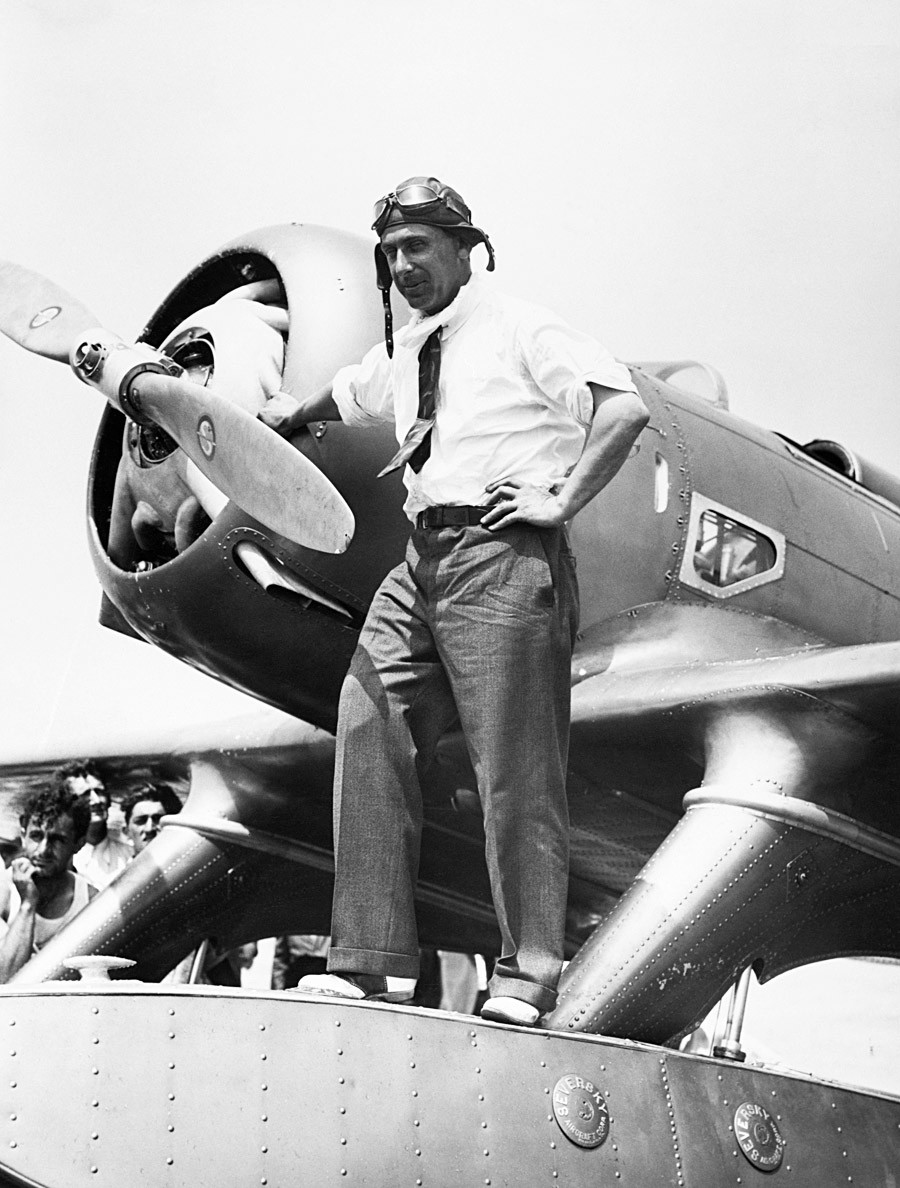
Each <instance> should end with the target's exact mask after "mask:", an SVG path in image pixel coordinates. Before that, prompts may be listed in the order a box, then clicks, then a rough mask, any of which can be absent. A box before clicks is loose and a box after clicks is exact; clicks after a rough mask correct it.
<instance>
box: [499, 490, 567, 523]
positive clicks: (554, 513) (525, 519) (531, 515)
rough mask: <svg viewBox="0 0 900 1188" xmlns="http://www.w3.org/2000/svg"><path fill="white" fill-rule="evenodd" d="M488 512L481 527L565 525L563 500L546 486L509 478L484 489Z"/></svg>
mask: <svg viewBox="0 0 900 1188" xmlns="http://www.w3.org/2000/svg"><path fill="white" fill-rule="evenodd" d="M485 490H486V491H487V493H488V495H489V496H490V498H489V500H488V505H489V506H490V509H491V510H490V511H489V512H488V513H487V515H485V516H484V518H483V519H482V521H481V523H482V527H484V528H491V529H497V528H508V527H509V526H510V525H511V524H533V525H534V526H535V527H536V528H557V527H558V526H559V525H560V524H562V523H564V522H565V518H566V517H565V512H564V510H563V506H562V500H561V499H560V498H559V496H558V495H554V494H552V493H551V492H550V491H548V490H547V488H546V487H536V486H534V484H533V483H519V482H516V481H515V480H512V479H509V480H506V481H501V482H496V483H488V485H487V487H485Z"/></svg>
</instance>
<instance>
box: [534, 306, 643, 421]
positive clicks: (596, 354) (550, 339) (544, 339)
mask: <svg viewBox="0 0 900 1188" xmlns="http://www.w3.org/2000/svg"><path fill="white" fill-rule="evenodd" d="M517 347H518V351H519V354H520V357H521V359H522V362H523V363H524V365H525V367H526V369H527V371H528V372H529V374H530V375H531V378H532V379H533V380H534V382H535V383H536V384H537V386H538V387H539V388H540V390H541V391H542V392H543V393H544V395H545V396H546V397H547V398H548V399H549V400H552V401H554V402H557V403H560V404H563V405H565V407H566V408H567V409H568V412H569V414H570V415H571V416H572V417H574V419H575V420H576V421H578V423H579V424H581V425H584V426H585V427H587V426H589V425H590V423H591V421H592V419H593V416H594V399H593V396H592V395H591V390H590V388H589V387H588V383H594V384H599V385H600V386H602V387H604V388H613V389H616V390H617V391H620V392H637V388H636V387H635V386H634V383H633V382H632V379H631V374H630V372H629V370H628V368H627V367H626V366H625V364H624V363H620V362H619V361H618V360H617V359H616V358H614V357H613V355H611V354H610V352H609V351H608V350H607V349H606V347H604V346H601V344H600V343H599V342H597V340H596V339H594V338H591V336H590V335H589V334H583V333H582V332H581V331H580V330H575V329H574V328H573V327H572V326H570V325H569V324H568V323H567V322H564V321H563V320H562V318H559V317H557V316H556V314H554V313H552V312H551V311H550V310H548V309H542V308H541V307H539V306H534V307H532V308H531V309H530V310H529V311H528V313H527V314H526V316H525V317H523V318H522V320H521V321H520V323H519V327H518V333H517Z"/></svg>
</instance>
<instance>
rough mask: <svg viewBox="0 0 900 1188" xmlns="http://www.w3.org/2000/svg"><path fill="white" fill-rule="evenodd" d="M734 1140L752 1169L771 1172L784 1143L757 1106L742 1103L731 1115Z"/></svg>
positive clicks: (773, 1122)
mask: <svg viewBox="0 0 900 1188" xmlns="http://www.w3.org/2000/svg"><path fill="white" fill-rule="evenodd" d="M734 1137H735V1138H736V1139H737V1141H738V1146H739V1147H740V1148H741V1150H742V1151H743V1152H744V1154H745V1155H746V1157H747V1158H748V1159H749V1160H750V1162H751V1163H752V1164H753V1166H754V1167H758V1168H759V1170H760V1171H768V1172H771V1171H775V1170H776V1168H778V1167H779V1166H780V1164H781V1157H782V1155H783V1154H784V1139H783V1138H782V1137H781V1135H780V1134H779V1132H778V1127H777V1126H776V1125H775V1119H774V1118H773V1117H772V1115H771V1114H770V1113H769V1111H768V1110H765V1109H763V1107H762V1106H761V1105H754V1103H753V1102H750V1101H745V1102H744V1103H743V1104H742V1105H739V1106H738V1108H737V1109H736V1110H735V1112H734Z"/></svg>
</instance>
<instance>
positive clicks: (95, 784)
mask: <svg viewBox="0 0 900 1188" xmlns="http://www.w3.org/2000/svg"><path fill="white" fill-rule="evenodd" d="M66 787H67V788H68V789H69V791H70V792H74V793H75V795H76V796H83V795H85V794H86V795H87V797H88V804H89V805H90V809H91V825H94V824H95V823H102V824H104V825H105V824H106V818H107V816H108V814H109V800H108V799H107V796H106V790H105V788H104V787H103V781H102V780H98V779H97V777H96V776H93V775H86V776H68V778H67V779H66Z"/></svg>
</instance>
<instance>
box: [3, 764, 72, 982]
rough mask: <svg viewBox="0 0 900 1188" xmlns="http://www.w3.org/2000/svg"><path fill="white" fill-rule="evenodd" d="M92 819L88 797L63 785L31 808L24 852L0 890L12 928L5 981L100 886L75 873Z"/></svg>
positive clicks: (25, 819)
mask: <svg viewBox="0 0 900 1188" xmlns="http://www.w3.org/2000/svg"><path fill="white" fill-rule="evenodd" d="M90 819H91V813H90V809H89V808H88V804H87V801H86V800H85V799H84V797H83V796H81V795H78V794H76V793H74V792H71V791H69V790H68V789H67V788H63V787H60V786H59V785H58V784H54V785H53V786H51V787H50V788H48V789H46V790H45V791H42V792H37V793H35V794H34V796H32V798H31V799H30V800H29V801H28V803H27V804H26V806H25V809H24V812H23V813H22V817H21V820H22V854H21V856H20V857H19V858H15V859H14V860H13V863H12V865H11V866H10V870H9V873H10V875H11V876H12V877H11V880H10V883H9V884H5V885H3V887H2V890H0V919H3V920H5V921H6V922H7V924H8V925H9V928H8V931H7V933H6V935H5V936H4V937H3V940H2V942H0V982H8V981H9V979H10V978H11V977H12V975H13V974H14V973H17V972H18V971H19V970H20V969H21V968H22V966H23V965H24V964H25V963H26V962H27V961H28V960H29V958H30V957H31V956H32V955H33V954H34V953H36V952H37V951H38V950H39V949H41V948H42V947H43V946H44V945H45V944H46V943H47V941H48V940H50V938H51V937H52V936H55V935H56V933H57V932H59V931H60V929H61V928H62V927H63V926H64V925H66V924H68V922H69V921H70V920H71V919H73V918H74V917H75V916H76V915H77V914H78V912H80V911H81V909H82V908H83V907H85V905H86V904H87V903H88V901H89V900H90V899H92V898H93V896H94V894H95V889H94V887H92V886H91V884H90V883H89V882H88V881H87V879H85V878H83V877H82V876H81V875H79V874H76V873H75V872H74V871H73V870H72V869H71V866H72V858H73V856H74V854H75V852H76V850H77V849H78V848H79V847H80V846H81V844H82V843H83V841H84V838H85V834H86V833H87V830H88V825H89V823H90Z"/></svg>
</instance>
